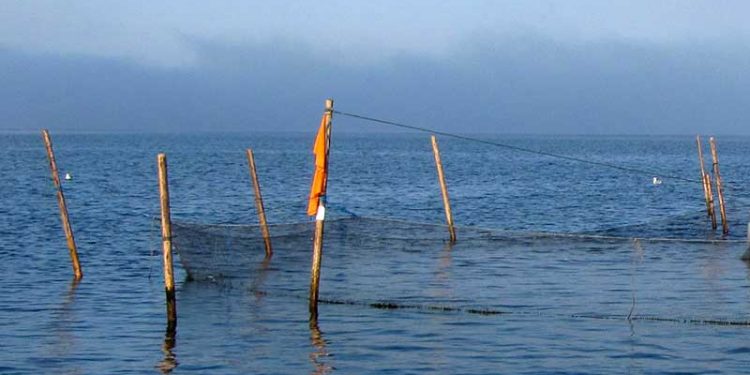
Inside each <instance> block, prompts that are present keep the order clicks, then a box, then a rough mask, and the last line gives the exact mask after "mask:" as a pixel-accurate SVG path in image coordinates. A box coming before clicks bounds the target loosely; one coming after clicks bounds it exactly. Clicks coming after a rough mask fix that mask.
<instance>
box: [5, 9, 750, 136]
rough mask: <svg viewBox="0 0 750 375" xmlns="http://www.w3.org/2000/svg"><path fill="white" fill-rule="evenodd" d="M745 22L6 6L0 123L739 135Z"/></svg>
mask: <svg viewBox="0 0 750 375" xmlns="http://www.w3.org/2000/svg"><path fill="white" fill-rule="evenodd" d="M748 14H750V2H742V1H572V0H571V1H528V0H526V1H520V0H519V1H513V2H511V1H469V0H464V1H458V0H456V1H368V2H366V1H327V2H324V3H323V4H321V2H310V1H266V2H255V1H211V2H207V1H10V0H5V1H4V2H3V4H2V7H0V130H2V129H5V130H8V129H38V128H40V127H50V128H53V129H55V128H60V129H72V130H106V129H112V130H126V129H145V130H148V129H164V130H179V129H186V130H211V129H219V130H242V129H252V130H255V129H267V130H279V129H289V130H301V129H306V128H309V127H312V128H314V126H315V123H316V121H317V119H316V118H317V116H318V115H319V112H320V109H321V106H322V103H323V100H324V99H325V98H326V97H328V96H331V97H333V98H334V99H335V100H336V107H337V108H339V109H341V110H344V111H349V112H357V113H362V114H366V115H372V116H376V117H385V118H388V119H393V120H397V121H403V122H408V123H412V124H416V125H422V126H431V127H435V128H439V129H450V130H456V131H462V132H474V131H492V132H503V133H525V132H531V133H586V134H589V133H590V134H600V133H649V134H650V133H688V134H690V133H695V132H702V133H732V134H750V126H747V125H745V121H746V119H747V118H748V115H750V95H748V94H747V92H746V91H747V89H748V87H750V78H749V77H748V73H747V72H750V48H749V47H750V22H747V20H746V18H747V15H748ZM341 121H344V120H343V119H342V120H341ZM347 121H348V120H347ZM348 122H350V121H348ZM356 126H360V125H356V124H352V125H351V127H352V128H355V127H356Z"/></svg>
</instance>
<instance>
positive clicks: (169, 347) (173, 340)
mask: <svg viewBox="0 0 750 375" xmlns="http://www.w3.org/2000/svg"><path fill="white" fill-rule="evenodd" d="M176 336H177V330H176V327H174V326H173V325H171V324H168V325H167V331H166V333H165V334H164V342H163V343H162V345H161V351H162V353H163V354H164V357H163V358H162V360H161V361H159V363H158V364H157V365H156V368H158V369H159V371H160V372H161V373H162V374H169V373H171V372H172V370H174V369H175V368H177V366H178V365H179V363H178V362H177V356H176V355H175V354H174V352H173V349H174V347H175V345H176V344H177V337H176Z"/></svg>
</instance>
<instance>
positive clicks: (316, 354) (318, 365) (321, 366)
mask: <svg viewBox="0 0 750 375" xmlns="http://www.w3.org/2000/svg"><path fill="white" fill-rule="evenodd" d="M310 341H311V343H312V346H313V348H314V350H313V351H312V352H311V353H310V362H311V363H312V365H313V371H312V374H314V375H324V374H331V373H333V370H334V369H333V366H332V365H330V364H329V363H328V362H327V358H328V357H330V356H331V354H330V353H328V349H327V348H326V341H325V339H324V338H323V333H322V332H321V331H320V328H319V327H318V318H317V316H314V317H310Z"/></svg>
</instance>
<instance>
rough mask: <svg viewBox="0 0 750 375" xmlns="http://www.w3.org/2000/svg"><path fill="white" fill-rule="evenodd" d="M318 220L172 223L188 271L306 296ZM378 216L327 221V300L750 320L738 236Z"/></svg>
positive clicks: (746, 271)
mask: <svg viewBox="0 0 750 375" xmlns="http://www.w3.org/2000/svg"><path fill="white" fill-rule="evenodd" d="M313 228H314V223H313V222H309V223H301V224H286V225H273V226H271V227H270V231H271V234H272V243H273V248H274V255H273V257H272V258H271V259H270V260H265V261H264V257H265V253H264V244H263V239H262V237H261V234H260V233H261V232H260V229H259V228H258V226H255V225H204V224H188V223H175V224H173V231H174V236H173V237H174V238H173V243H174V244H175V248H176V250H177V251H178V253H179V257H180V260H181V261H182V264H183V266H184V268H185V270H186V271H187V272H188V274H189V276H190V277H191V278H193V279H195V280H212V281H218V282H231V283H235V282H238V283H242V284H244V285H248V288H250V289H252V290H253V291H255V292H261V293H266V294H268V295H278V296H287V297H294V298H299V299H304V298H306V296H307V288H308V286H309V277H310V276H309V275H310V258H311V253H312V233H313ZM457 237H458V242H456V243H455V244H450V243H449V242H448V241H447V238H448V232H447V229H446V227H445V226H443V225H431V224H420V223H414V222H406V221H395V220H386V219H373V218H361V217H354V218H345V219H337V220H329V221H327V222H326V227H325V237H324V256H323V269H322V276H321V277H322V278H321V292H320V296H321V300H322V302H324V303H335V304H351V305H361V306H371V307H377V308H412V309H423V310H428V311H453V312H457V311H463V312H476V313H486V314H523V315H535V316H536V315H538V316H542V317H545V316H546V317H559V316H568V317H585V318H598V319H626V318H630V319H639V320H654V321H667V322H690V323H700V322H703V323H710V324H742V325H744V324H750V309H748V308H747V300H748V297H750V286H749V285H748V279H750V268H748V266H747V265H746V264H744V263H743V262H740V261H739V260H738V258H739V256H740V255H741V254H742V252H743V251H744V250H745V248H746V247H747V244H746V243H745V242H744V241H708V240H700V239H687V240H679V241H676V240H674V239H672V240H670V239H665V238H659V239H655V240H653V239H634V238H624V237H615V236H607V235H579V234H560V233H513V232H507V231H502V230H492V229H481V228H471V227H468V228H467V227H459V228H457Z"/></svg>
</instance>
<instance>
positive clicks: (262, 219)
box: [247, 148, 273, 258]
mask: <svg viewBox="0 0 750 375" xmlns="http://www.w3.org/2000/svg"><path fill="white" fill-rule="evenodd" d="M247 164H248V166H249V167H250V177H251V179H252V181H253V191H254V192H255V209H256V211H258V222H259V224H260V233H261V234H262V235H263V242H264V243H265V246H266V258H270V257H271V255H273V249H272V248H271V232H269V231H268V222H267V221H266V211H265V209H264V208H263V196H262V195H261V193H260V183H259V182H258V173H257V171H256V170H255V157H253V150H252V149H249V148H248V149H247Z"/></svg>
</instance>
